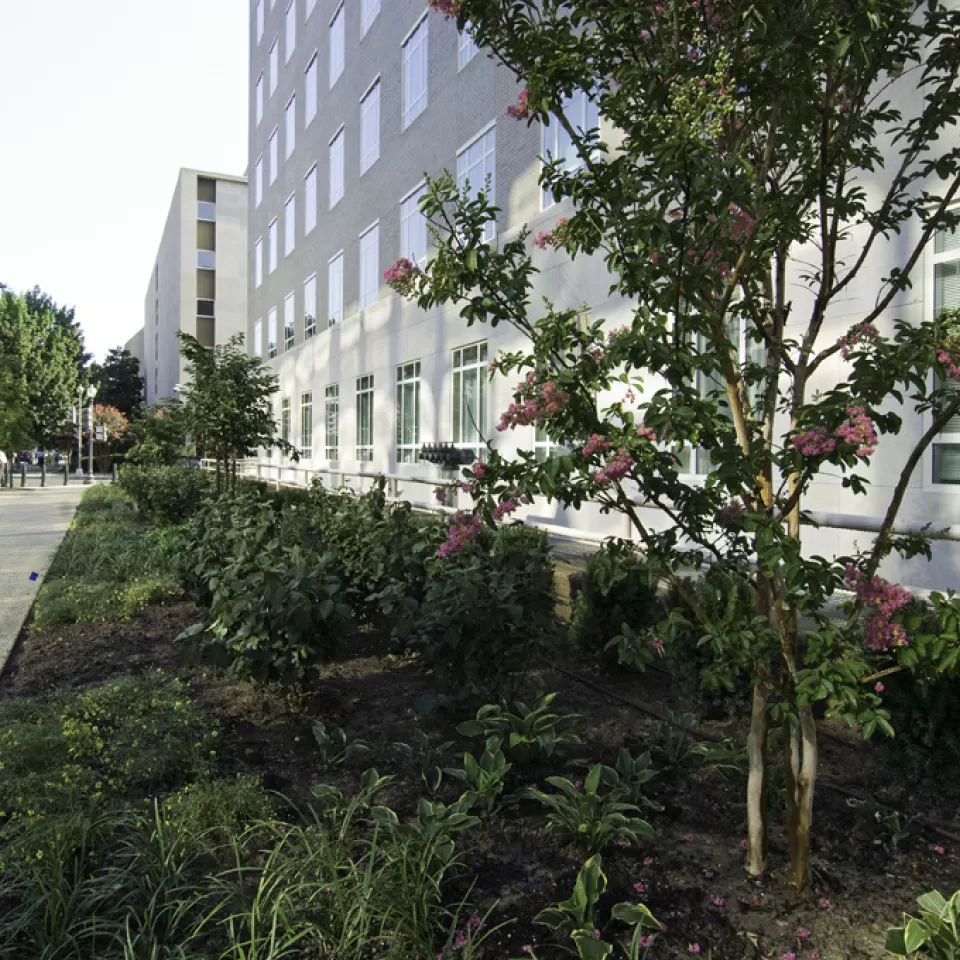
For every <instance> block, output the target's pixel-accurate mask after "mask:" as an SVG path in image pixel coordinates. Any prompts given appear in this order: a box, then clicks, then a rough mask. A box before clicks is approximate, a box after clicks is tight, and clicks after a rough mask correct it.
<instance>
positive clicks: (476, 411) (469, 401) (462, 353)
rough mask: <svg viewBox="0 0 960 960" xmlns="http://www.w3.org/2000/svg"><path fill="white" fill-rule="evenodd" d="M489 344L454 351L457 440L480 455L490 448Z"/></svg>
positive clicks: (454, 424)
mask: <svg viewBox="0 0 960 960" xmlns="http://www.w3.org/2000/svg"><path fill="white" fill-rule="evenodd" d="M487 373H488V371H487V345H486V343H475V344H473V345H472V346H469V347H461V348H460V349H459V350H454V351H453V442H454V443H455V444H456V445H457V446H458V447H461V448H467V449H472V450H473V451H474V452H475V454H476V455H477V456H478V457H482V456H483V452H484V450H485V449H486V443H485V434H486V426H487Z"/></svg>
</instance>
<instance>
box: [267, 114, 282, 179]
mask: <svg viewBox="0 0 960 960" xmlns="http://www.w3.org/2000/svg"><path fill="white" fill-rule="evenodd" d="M279 137H280V128H279V127H277V128H275V129H274V131H273V133H271V134H270V143H269V146H268V149H269V153H270V184H271V186H272V185H273V184H274V183H276V182H277V174H278V173H279V172H280V148H279Z"/></svg>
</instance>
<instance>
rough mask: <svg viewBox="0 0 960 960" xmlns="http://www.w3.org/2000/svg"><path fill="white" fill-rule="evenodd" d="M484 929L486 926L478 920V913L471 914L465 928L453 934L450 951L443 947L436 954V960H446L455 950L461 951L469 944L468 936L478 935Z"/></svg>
mask: <svg viewBox="0 0 960 960" xmlns="http://www.w3.org/2000/svg"><path fill="white" fill-rule="evenodd" d="M485 927H486V924H485V923H484V922H483V921H482V920H481V919H480V914H479V913H473V914H471V916H470V919H469V920H468V921H467V925H466V927H464V928H463V929H461V930H457V931H456V933H454V935H453V943H451V944H450V949H449V950H448V949H447V948H446V947H444V949H443V950H441V951H440V952H439V953H438V954H437V956H436V960H446V958H448V957H449V956H450V953H451V952H453V953H456V951H457V950H462V949H463V948H464V947H465V946H466V945H467V944H468V943H469V942H470V934H471V933H478V932H479V931H481V930H483V929H484V928H485Z"/></svg>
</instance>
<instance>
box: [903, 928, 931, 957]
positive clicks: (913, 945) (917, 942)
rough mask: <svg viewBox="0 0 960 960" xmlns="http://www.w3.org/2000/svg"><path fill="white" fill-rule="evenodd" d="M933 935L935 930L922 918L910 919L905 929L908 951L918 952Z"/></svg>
mask: <svg viewBox="0 0 960 960" xmlns="http://www.w3.org/2000/svg"><path fill="white" fill-rule="evenodd" d="M932 936H933V931H932V930H931V929H930V928H929V927H928V926H927V925H926V924H925V923H924V922H923V921H922V920H909V921H908V922H907V925H906V927H905V928H904V931H903V942H904V946H905V947H906V949H907V953H908V954H910V953H916V952H917V951H918V950H919V949H920V948H921V947H922V946H923V945H924V944H925V943H926V942H927V941H928V940H929V939H930V937H932Z"/></svg>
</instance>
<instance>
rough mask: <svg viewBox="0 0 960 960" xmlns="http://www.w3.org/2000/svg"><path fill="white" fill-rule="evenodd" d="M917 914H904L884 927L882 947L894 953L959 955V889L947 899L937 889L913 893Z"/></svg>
mask: <svg viewBox="0 0 960 960" xmlns="http://www.w3.org/2000/svg"><path fill="white" fill-rule="evenodd" d="M917 905H918V906H919V907H920V916H919V917H904V919H903V925H902V926H899V927H893V928H892V929H890V930H888V931H887V942H886V944H885V946H886V949H887V950H888V951H889V952H890V953H892V954H893V955H894V956H895V957H913V956H923V957H936V958H937V960H955V958H956V957H958V956H960V890H958V891H957V892H956V893H955V894H954V895H953V896H952V897H951V898H950V899H949V900H947V899H945V898H944V896H943V894H942V893H940V892H939V891H938V890H931V891H930V892H929V893H924V894H922V895H921V896H919V897H917Z"/></svg>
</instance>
